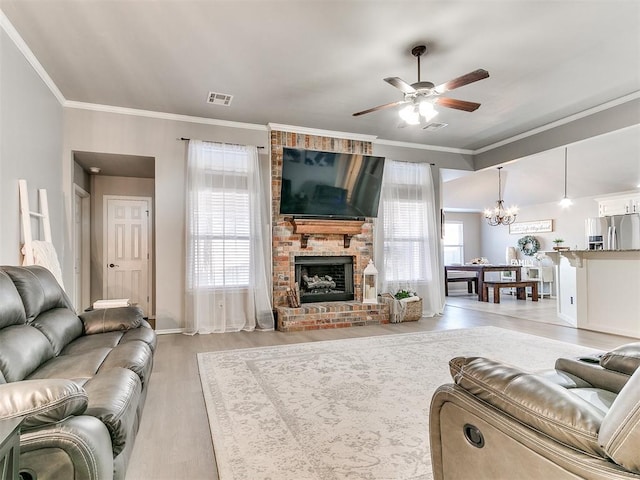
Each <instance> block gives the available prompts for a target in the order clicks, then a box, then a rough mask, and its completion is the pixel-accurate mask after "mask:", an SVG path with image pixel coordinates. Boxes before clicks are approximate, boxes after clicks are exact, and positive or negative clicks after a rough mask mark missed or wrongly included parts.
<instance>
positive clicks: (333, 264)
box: [295, 256, 354, 303]
mask: <svg viewBox="0 0 640 480" xmlns="http://www.w3.org/2000/svg"><path fill="white" fill-rule="evenodd" d="M295 270H296V271H295V274H296V277H295V278H296V282H298V285H299V286H300V302H302V303H312V302H335V301H347V300H353V299H354V295H353V257H349V256H323V257H295Z"/></svg>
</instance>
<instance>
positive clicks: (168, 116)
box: [63, 100, 267, 132]
mask: <svg viewBox="0 0 640 480" xmlns="http://www.w3.org/2000/svg"><path fill="white" fill-rule="evenodd" d="M63 106H64V107H66V108H76V109H79V110H92V111H96V112H105V113H117V114H120V115H132V116H136V117H147V118H156V119H158V120H173V121H176V122H188V123H200V124H205V125H217V126H219V127H229V128H243V129H245V130H259V131H263V132H266V131H267V127H265V126H264V125H258V124H255V123H242V122H233V121H231V120H219V119H217V118H206V117H193V116H190V115H181V114H178V113H166V112H156V111H153V110H140V109H137V108H126V107H116V106H113V105H101V104H97V103H85V102H76V101H73V100H66V101H65V102H64V104H63Z"/></svg>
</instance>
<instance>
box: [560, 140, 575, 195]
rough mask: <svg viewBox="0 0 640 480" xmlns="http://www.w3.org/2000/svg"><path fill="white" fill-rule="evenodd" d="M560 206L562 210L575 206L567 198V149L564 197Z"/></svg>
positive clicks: (565, 154)
mask: <svg viewBox="0 0 640 480" xmlns="http://www.w3.org/2000/svg"><path fill="white" fill-rule="evenodd" d="M559 205H560V206H561V207H562V208H567V207H570V206H571V205H573V202H572V201H571V199H570V198H569V197H567V147H564V197H562V200H560V203H559Z"/></svg>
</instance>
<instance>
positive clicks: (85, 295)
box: [71, 183, 91, 311]
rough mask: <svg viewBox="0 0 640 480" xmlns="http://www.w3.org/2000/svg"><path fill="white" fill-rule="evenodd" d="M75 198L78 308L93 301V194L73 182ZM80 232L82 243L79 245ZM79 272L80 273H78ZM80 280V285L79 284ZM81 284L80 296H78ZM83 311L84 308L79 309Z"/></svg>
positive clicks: (73, 205)
mask: <svg viewBox="0 0 640 480" xmlns="http://www.w3.org/2000/svg"><path fill="white" fill-rule="evenodd" d="M73 194H74V200H73V202H72V206H71V208H72V210H73V212H72V218H73V219H74V220H73V222H72V223H73V248H74V250H73V252H74V257H73V269H74V272H73V282H74V283H73V303H74V306H75V307H76V309H83V308H86V307H88V306H89V303H90V301H91V195H89V193H88V192H87V191H86V190H84V189H83V188H82V187H80V186H79V185H77V184H75V183H74V184H73ZM76 197H79V198H80V209H81V211H80V231H79V232H78V230H77V229H78V224H77V223H76V220H75V219H76V214H77V212H76V201H75V200H76ZM78 234H79V236H80V239H81V240H80V245H77V241H76V240H77V238H78ZM76 249H80V265H76ZM78 273H79V275H78ZM78 282H79V283H80V285H78ZM78 286H80V298H79V299H78V298H76V297H77V292H78ZM78 311H82V310H78Z"/></svg>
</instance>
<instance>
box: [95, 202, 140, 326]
mask: <svg viewBox="0 0 640 480" xmlns="http://www.w3.org/2000/svg"><path fill="white" fill-rule="evenodd" d="M109 200H134V201H146V202H147V222H148V223H147V228H148V230H147V243H148V245H147V252H148V256H149V259H148V260H149V261H148V262H147V265H148V271H147V275H148V281H147V297H148V298H149V302H148V303H149V311H148V312H145V313H146V314H147V315H152V312H153V297H152V292H153V286H152V279H153V275H152V273H153V253H152V252H153V250H152V249H151V247H152V238H153V222H152V218H153V214H152V213H153V212H152V211H151V207H152V201H153V199H152V198H151V197H147V196H135V195H103V196H102V262H103V264H104V265H103V266H102V298H107V287H108V281H107V275H109V271H108V268H105V266H106V262H107V256H108V238H107V231H108V223H109V218H108V217H109V215H108V206H109Z"/></svg>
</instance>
